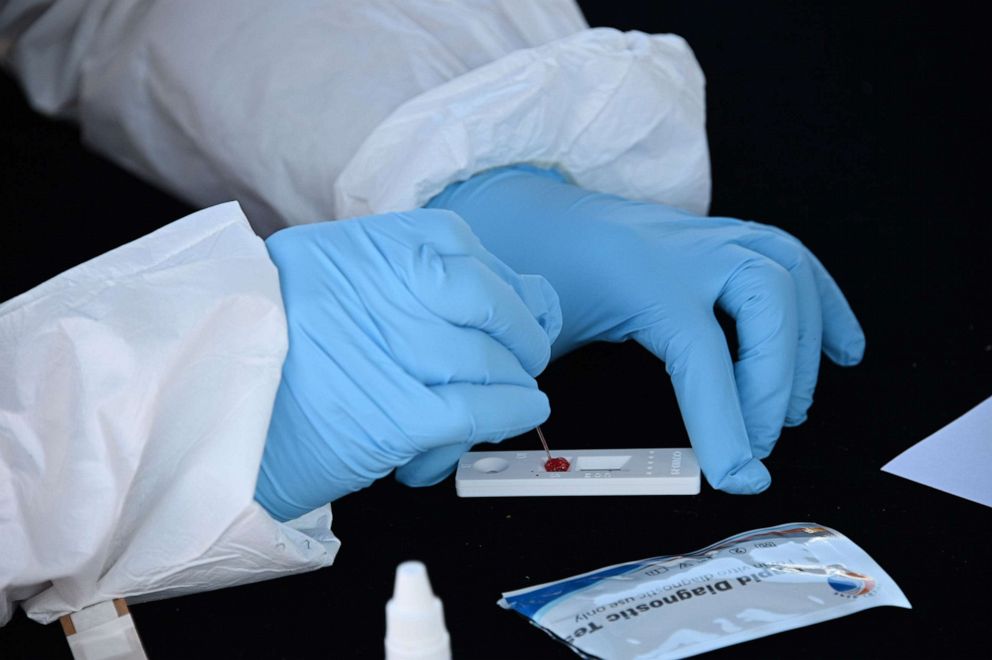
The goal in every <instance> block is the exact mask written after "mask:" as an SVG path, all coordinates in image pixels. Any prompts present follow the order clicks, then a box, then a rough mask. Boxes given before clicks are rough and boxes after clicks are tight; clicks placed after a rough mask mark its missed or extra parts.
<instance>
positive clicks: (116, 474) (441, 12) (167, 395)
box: [0, 0, 709, 624]
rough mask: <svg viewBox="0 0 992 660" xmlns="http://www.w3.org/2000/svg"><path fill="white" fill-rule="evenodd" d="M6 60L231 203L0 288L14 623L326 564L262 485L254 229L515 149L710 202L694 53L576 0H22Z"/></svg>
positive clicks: (132, 145)
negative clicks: (279, 516)
mask: <svg viewBox="0 0 992 660" xmlns="http://www.w3.org/2000/svg"><path fill="white" fill-rule="evenodd" d="M0 56H2V57H3V58H4V61H5V62H6V65H7V66H8V68H9V69H10V70H11V71H12V72H13V73H14V75H16V76H17V77H18V78H19V80H20V81H21V84H22V85H23V87H24V89H25V91H26V93H27V95H28V98H29V99H30V102H31V103H32V104H33V105H34V106H35V107H36V108H38V109H39V110H41V111H43V112H46V113H49V114H54V115H58V116H68V117H72V118H74V119H76V120H78V122H79V124H80V126H81V129H82V134H83V139H84V140H85V141H86V143H87V144H89V145H90V146H92V147H93V148H95V149H97V150H98V151H100V152H102V153H103V154H105V155H106V156H108V157H109V158H111V159H113V160H114V161H115V162H117V163H119V164H121V165H122V166H124V167H125V168H127V169H129V170H131V171H132V172H134V173H136V174H138V175H139V176H141V177H143V178H145V179H148V180H150V181H152V182H155V183H157V184H159V185H161V186H162V187H164V188H166V189H168V190H170V191H172V192H173V193H175V194H177V195H179V196H181V197H183V198H185V199H186V200H188V201H190V202H192V203H194V204H196V205H198V206H201V207H203V206H210V205H215V204H219V203H221V202H226V201H229V200H237V201H238V202H240V205H241V207H240V208H239V206H238V204H235V203H228V204H222V205H219V206H215V207H213V208H209V209H207V210H205V211H201V212H200V213H196V214H194V215H192V216H190V217H188V218H185V219H183V220H179V221H177V222H175V223H173V224H171V225H168V226H166V227H165V228H163V229H161V230H159V231H156V232H154V233H152V234H150V235H148V236H146V237H144V238H142V239H140V240H138V241H135V242H134V243H131V244H129V245H126V246H124V247H122V248H119V249H117V250H114V251H112V252H109V253H107V254H105V255H103V256H101V257H98V258H97V259H94V260H92V261H90V262H87V263H85V264H83V265H81V266H78V267H76V268H73V269H71V270H69V271H67V272H65V273H63V274H61V275H59V276H58V277H55V278H53V279H52V280H50V281H48V282H46V283H44V284H42V285H41V286H39V287H37V288H35V289H33V290H31V291H29V292H27V293H25V294H23V295H21V296H18V297H17V298H14V299H12V300H10V301H7V302H6V303H4V304H3V305H2V306H0V624H2V623H4V622H6V621H7V620H8V619H9V617H10V616H11V614H12V608H13V606H14V604H15V603H16V602H18V601H23V605H24V607H25V609H26V610H27V612H28V615H29V616H31V617H32V618H34V619H37V620H39V621H42V622H48V621H51V620H53V619H54V618H56V617H58V616H60V615H61V614H64V613H66V612H68V611H73V610H77V609H80V608H82V607H85V606H88V605H90V604H93V603H97V602H100V601H104V600H107V599H110V598H112V597H118V596H123V597H128V598H130V599H131V600H141V599H152V598H162V597H167V596H172V595H178V594H183V593H191V592H196V591H203V590H208V589H214V588H219V587H223V586H228V585H233V584H239V583H245V582H251V581H256V580H262V579H267V578H271V577H274V576H277V575H281V574H289V573H294V572H300V571H307V570H312V569H315V568H319V567H321V566H326V565H328V564H330V563H331V561H332V560H333V558H334V555H335V553H336V551H337V548H338V541H337V539H336V538H334V536H333V535H332V534H331V532H330V510H329V508H323V509H320V510H317V511H315V512H313V513H311V514H309V515H307V516H304V517H303V518H301V519H299V520H296V521H293V522H291V523H288V524H280V523H277V522H275V521H274V520H272V519H271V518H270V517H268V516H267V515H266V513H265V512H264V510H262V509H261V508H260V507H259V506H258V505H257V504H256V503H255V502H254V501H253V499H252V495H253V493H254V487H255V479H256V475H257V471H258V465H259V462H260V460H261V453H262V448H263V445H264V441H265V436H266V431H267V426H268V418H269V415H270V411H271V408H272V402H273V398H274V395H275V391H276V388H277V385H278V381H279V374H280V368H281V364H282V360H283V357H284V354H285V350H286V330H285V317H284V314H283V311H282V305H281V300H280V294H279V283H278V279H277V273H276V271H275V268H274V267H273V265H272V264H271V262H270V261H269V260H268V257H267V253H266V251H265V247H264V244H263V243H262V241H261V240H260V239H259V238H258V237H257V236H256V235H255V233H253V231H252V227H253V228H254V231H255V232H258V233H259V234H261V235H263V236H264V235H267V234H268V233H270V232H272V231H274V230H276V229H278V228H280V227H283V226H286V225H288V224H295V223H303V222H313V221H317V220H323V219H332V218H340V217H349V216H356V215H363V214H368V213H373V212H376V213H378V212H384V211H393V210H402V209H407V208H413V207H417V206H420V205H422V204H423V203H424V202H425V201H427V200H428V199H429V198H430V197H431V196H432V195H434V194H436V193H438V192H440V191H441V190H442V189H443V188H444V186H445V185H447V184H448V183H451V182H453V181H456V180H459V179H464V178H467V177H469V176H471V175H472V174H473V173H475V172H478V171H480V170H484V169H487V168H490V167H495V166H499V165H505V164H510V163H516V162H530V163H535V164H540V165H551V166H555V167H558V168H559V169H561V170H562V171H564V172H565V173H567V174H568V175H569V176H570V177H571V178H572V179H573V180H574V181H575V182H576V183H578V184H580V185H583V186H586V187H588V188H592V189H596V190H600V191H604V192H610V193H616V194H619V195H624V196H626V197H631V198H639V199H651V200H656V201H662V202H666V203H669V204H674V205H677V206H681V207H684V208H686V209H689V210H691V211H694V212H697V213H704V212H705V210H706V207H707V204H708V199H709V166H708V155H707V148H706V138H705V127H704V93H703V86H704V82H703V77H702V74H701V72H700V70H699V67H698V65H697V63H696V61H695V59H694V57H693V55H692V53H691V51H690V50H689V48H688V47H687V46H686V44H685V43H684V42H683V41H682V39H680V38H678V37H675V36H670V35H664V36H649V35H646V34H642V33H639V32H629V33H621V32H617V31H615V30H611V29H588V27H587V26H586V24H585V22H584V20H583V18H582V16H581V14H580V12H579V10H578V8H577V7H576V6H575V5H574V4H573V3H572V1H571V0H536V1H534V2H531V1H529V0H528V1H523V0H521V1H519V2H517V1H514V0H494V1H484V0H474V1H472V0H467V1H464V2H445V1H441V0H430V1H428V0H375V1H368V2H351V1H350V0H341V1H340V2H333V1H328V0H293V1H288V2H270V1H269V0H210V1H209V2H207V1H204V0H162V1H161V2H153V1H150V0H147V1H143V0H56V1H52V0H7V1H6V2H0ZM108 192H111V193H112V191H108ZM241 208H243V209H244V210H245V213H246V215H247V217H248V219H250V221H251V227H249V224H248V222H246V220H245V216H244V215H242V213H241ZM25 220H27V219H25ZM32 220H36V219H32Z"/></svg>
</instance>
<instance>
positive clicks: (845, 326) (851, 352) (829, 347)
mask: <svg viewBox="0 0 992 660" xmlns="http://www.w3.org/2000/svg"><path fill="white" fill-rule="evenodd" d="M753 224H756V225H758V226H760V227H764V228H765V229H768V230H770V231H772V232H774V233H776V234H779V235H780V236H783V237H785V238H787V239H789V240H792V241H795V242H797V243H799V240H798V239H797V238H795V237H794V236H793V235H792V234H790V233H789V232H787V231H785V230H783V229H780V228H778V227H774V226H771V225H760V224H759V223H753ZM800 245H801V243H800ZM803 250H804V251H805V253H806V258H807V259H808V260H809V262H810V269H811V271H812V273H813V279H814V280H815V281H816V288H817V290H818V291H819V295H820V308H821V314H822V316H823V352H824V353H826V354H827V357H829V358H830V359H831V360H832V361H833V362H835V363H836V364H839V365H841V366H845V367H850V366H854V365H856V364H858V363H859V362H861V358H862V357H864V353H865V333H864V331H863V330H862V329H861V324H860V323H858V318H857V317H856V316H855V315H854V311H853V310H852V309H851V305H850V304H849V303H848V302H847V298H846V297H845V296H844V293H843V292H842V291H841V290H840V287H839V286H837V282H835V281H834V278H833V277H832V276H831V275H830V272H829V271H827V269H826V267H824V265H823V264H822V263H821V262H820V260H819V259H817V257H816V255H815V254H813V252H812V251H810V250H809V249H808V248H806V247H805V246H803Z"/></svg>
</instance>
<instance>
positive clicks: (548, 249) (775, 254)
mask: <svg viewBox="0 0 992 660" xmlns="http://www.w3.org/2000/svg"><path fill="white" fill-rule="evenodd" d="M430 206H432V207H436V208H447V209H451V210H454V211H456V212H457V213H459V214H460V215H461V216H462V217H463V218H464V219H465V220H466V221H467V222H468V223H469V224H470V225H471V226H472V229H473V230H474V231H475V232H476V234H477V235H478V236H479V238H481V239H482V243H483V245H485V246H486V247H487V248H488V249H489V250H491V251H492V252H493V253H494V254H496V255H497V256H498V257H499V258H500V259H502V260H503V261H504V262H506V263H507V264H508V265H509V266H510V267H511V268H514V269H516V270H517V271H519V272H527V273H538V274H541V275H544V276H545V277H546V278H547V279H548V281H550V282H551V285H552V286H553V287H554V288H555V290H556V291H557V292H558V295H559V298H560V300H561V307H562V314H563V318H564V328H563V329H562V332H561V334H560V336H559V337H558V340H557V341H556V342H555V344H554V346H553V349H552V350H553V354H554V355H556V356H557V355H561V354H562V353H565V352H567V351H569V350H571V349H573V348H575V347H576V346H579V345H581V344H583V343H585V342H590V341H594V340H606V341H613V342H619V341H624V340H626V339H628V338H634V339H636V340H637V341H638V342H640V343H641V344H642V345H644V346H645V347H646V348H647V349H648V350H650V351H651V352H652V353H654V354H655V355H656V356H658V357H659V358H661V359H662V360H664V362H665V364H666V367H667V369H668V373H669V375H670V376H671V378H672V383H673V385H674V387H675V393H676V396H677V398H678V402H679V407H680V409H681V411H682V417H683V419H684V421H685V425H686V429H687V431H688V433H689V438H690V441H691V443H692V446H693V449H694V450H695V452H696V455H697V457H698V458H699V462H700V466H701V468H702V470H703V473H704V474H705V475H706V478H707V480H708V481H709V483H710V484H711V485H712V486H713V487H714V488H718V489H721V490H725V491H728V492H731V493H757V492H760V491H762V490H764V489H765V488H767V487H768V485H769V483H770V482H771V478H770V476H769V474H768V471H767V470H766V469H765V467H764V465H763V464H762V463H761V461H760V459H761V458H764V457H765V456H767V455H768V454H769V452H771V450H772V448H773V446H774V445H775V442H776V440H777V439H778V437H779V434H780V432H781V429H782V426H783V424H785V425H797V424H800V423H802V422H803V421H804V420H805V419H806V413H807V409H808V408H809V406H810V404H811V403H812V400H813V399H812V397H813V389H814V387H815V385H816V377H817V370H818V368H819V357H820V350H821V347H822V349H823V350H824V351H825V352H826V354H827V355H828V356H829V357H830V358H831V359H832V360H833V361H834V362H837V363H839V364H843V365H852V364H856V363H857V362H859V361H860V360H861V357H862V354H863V352H864V344H865V342H864V335H863V333H862V332H861V328H860V326H859V325H858V322H857V319H855V317H854V313H853V312H852V311H851V308H850V307H849V306H848V304H847V301H846V300H845V299H844V296H843V294H842V293H841V292H840V289H839V288H838V287H837V285H836V284H835V283H834V281H833V279H832V278H831V277H830V275H829V274H828V273H827V271H826V270H825V269H824V268H823V266H822V265H821V264H820V262H819V261H817V259H816V257H814V256H813V254H812V253H810V252H809V250H807V249H806V248H805V247H803V245H802V244H801V243H800V242H799V241H797V240H796V239H795V238H793V237H792V236H790V235H789V234H787V233H786V232H784V231H781V230H779V229H776V228H774V227H769V226H767V225H761V224H757V223H754V222H742V221H740V220H734V219H731V218H705V217H696V216H693V215H691V214H689V213H685V212H683V211H680V210H677V209H674V208H669V207H666V206H663V205H660V204H651V203H641V202H632V201H628V200H625V199H622V198H619V197H615V196H611V195H603V194H597V193H592V192H588V191H586V190H583V189H581V188H579V187H576V186H573V185H570V184H568V183H566V182H565V180H564V178H563V177H562V176H561V175H559V174H558V173H556V172H551V171H547V170H540V169H537V168H534V167H529V166H523V165H520V166H514V167H507V168H500V169H497V170H491V171H489V172H486V173H482V174H480V175H476V176H475V177H473V178H471V179H469V180H468V181H466V182H463V183H457V184H452V185H451V186H449V187H448V188H447V189H446V190H444V191H443V192H442V193H441V194H440V195H438V196H437V197H436V198H434V199H433V200H432V201H431V203H430ZM714 305H719V306H720V307H721V308H722V309H723V310H724V311H726V312H727V313H728V314H729V315H730V316H732V317H733V318H734V319H735V320H736V324H737V336H738V341H739V351H738V355H737V361H736V363H734V362H733V361H732V360H731V357H730V354H729V351H728V348H727V342H726V338H725V337H724V335H723V332H722V330H721V328H720V326H719V324H718V322H717V320H716V318H715V316H714Z"/></svg>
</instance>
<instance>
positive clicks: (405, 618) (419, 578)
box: [386, 561, 451, 660]
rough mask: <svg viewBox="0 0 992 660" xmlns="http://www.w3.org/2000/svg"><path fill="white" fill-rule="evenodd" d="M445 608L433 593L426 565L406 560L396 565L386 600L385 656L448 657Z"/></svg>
mask: <svg viewBox="0 0 992 660" xmlns="http://www.w3.org/2000/svg"><path fill="white" fill-rule="evenodd" d="M450 659H451V640H450V638H449V636H448V630H447V629H446V628H445V627H444V608H443V607H442V605H441V599H440V598H438V597H437V596H435V595H434V592H433V591H432V590H431V583H430V580H429V579H428V577H427V567H426V566H424V564H423V563H422V562H419V561H405V562H403V563H402V564H400V565H399V566H397V567H396V584H395V585H394V587H393V597H392V598H391V599H390V600H389V602H388V603H386V660H450Z"/></svg>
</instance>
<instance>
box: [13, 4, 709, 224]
mask: <svg viewBox="0 0 992 660" xmlns="http://www.w3.org/2000/svg"><path fill="white" fill-rule="evenodd" d="M0 35H3V36H2V37H0V44H6V45H5V46H3V45H0V50H5V51H6V58H5V59H6V61H7V63H8V66H9V67H11V68H12V69H13V71H14V72H15V73H16V75H18V77H19V78H20V79H21V81H22V84H23V86H24V88H25V89H26V90H27V93H28V95H29V97H30V98H31V99H32V102H33V103H34V105H35V107H37V108H39V109H41V110H43V111H46V112H49V113H56V114H63V115H68V116H73V117H76V118H78V120H79V122H80V125H81V127H82V132H83V138H84V140H85V141H86V142H87V143H89V144H90V145H91V146H93V147H94V148H96V149H97V150H99V151H101V152H102V153H104V154H106V155H107V156H108V157H110V158H111V159H113V160H115V161H116V162H118V163H120V164H121V165H123V166H124V167H126V168H128V169H130V170H131V171H133V172H135V173H137V174H139V175H141V176H142V177H144V178H146V179H149V180H151V181H153V182H155V183H157V184H159V185H160V186H162V187H164V188H166V189H168V190H170V191H172V192H173V193H175V194H177V195H179V196H181V197H183V198H185V199H186V200H188V201H190V202H191V203H193V204H195V205H197V206H208V205H211V204H216V203H219V202H222V201H226V200H229V199H237V200H239V201H240V202H241V204H242V206H243V207H244V209H245V212H246V214H247V215H248V218H249V219H250V220H251V223H252V225H253V226H254V227H255V229H256V231H258V232H260V233H261V234H262V235H267V234H268V233H270V232H272V231H274V230H276V229H278V228H281V227H283V226H286V225H289V224H298V223H303V222H313V221H315V220H326V219H331V218H340V217H350V216H355V215H363V214H366V213H371V212H375V213H379V212H385V211H396V210H405V209H408V208H413V207H416V206H420V205H422V204H423V203H424V202H425V201H427V199H429V198H430V197H431V196H432V195H434V194H436V193H438V192H440V191H441V190H442V189H443V188H444V186H445V185H446V184H448V183H451V182H452V181H455V180H458V179H461V178H466V177H468V176H470V175H472V174H473V173H475V172H477V171H480V170H483V169H487V168H490V167H495V166H499V165H507V164H510V163H514V162H530V163H534V164H538V165H552V166H556V167H558V168H559V169H561V170H562V171H564V172H565V173H567V174H568V175H570V176H571V177H572V178H573V179H574V180H575V181H576V182H577V183H578V184H580V185H583V186H586V187H589V188H592V189H596V190H600V191H603V192H610V193H616V194H620V195H624V196H626V197H631V198H635V199H651V200H655V201H661V202H666V203H669V204H673V205H676V206H681V207H683V208H686V209H688V210H691V211H694V212H697V213H698V212H705V210H706V207H707V206H708V202H709V192H710V180H709V160H708V153H707V146H706V134H705V126H704V122H705V117H704V115H705V112H704V90H703V87H704V81H703V76H702V73H701V71H700V69H699V66H698V65H697V63H696V61H695V58H694V57H693V55H692V52H691V51H690V49H689V47H688V46H687V45H686V44H685V42H684V41H683V40H682V39H681V38H679V37H676V36H672V35H654V36H649V35H646V34H643V33H639V32H629V33H622V32H618V31H616V30H612V29H605V28H603V29H594V30H590V29H588V28H587V26H586V24H585V21H584V19H583V18H582V15H581V13H580V12H579V10H578V8H577V7H576V6H575V4H574V2H573V1H572V0H541V1H540V2H520V1H517V0H463V1H460V2H449V1H441V0H366V1H363V2H334V1H329V0H305V1H304V0H300V1H295V2H271V1H269V0H211V1H210V2H203V1H202V0H168V1H162V2H153V1H151V0H144V1H142V0H55V1H53V0H10V1H9V3H8V5H7V6H6V7H5V9H4V10H3V12H2V13H0Z"/></svg>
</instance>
